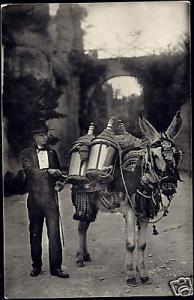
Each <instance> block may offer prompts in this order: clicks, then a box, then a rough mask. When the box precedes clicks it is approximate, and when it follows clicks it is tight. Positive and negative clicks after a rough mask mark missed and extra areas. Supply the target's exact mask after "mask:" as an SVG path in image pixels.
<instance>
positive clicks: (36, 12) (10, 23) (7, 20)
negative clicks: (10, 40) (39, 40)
mask: <svg viewBox="0 0 194 300" xmlns="http://www.w3.org/2000/svg"><path fill="white" fill-rule="evenodd" d="M2 19H3V23H2V24H3V26H2V29H3V35H4V36H8V35H9V34H12V32H13V31H17V30H21V29H23V28H24V27H28V28H29V27H30V30H32V31H38V32H39V33H41V32H42V33H44V32H45V30H46V28H47V23H48V21H49V7H48V5H47V4H38V5H33V4H27V5H26V4H17V5H9V4H8V5H7V6H6V7H4V8H3V9H2ZM32 24H33V25H32Z"/></svg>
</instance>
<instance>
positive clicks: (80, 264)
mask: <svg viewBox="0 0 194 300" xmlns="http://www.w3.org/2000/svg"><path fill="white" fill-rule="evenodd" d="M77 266H78V267H79V268H81V267H84V262H83V260H78V261H77Z"/></svg>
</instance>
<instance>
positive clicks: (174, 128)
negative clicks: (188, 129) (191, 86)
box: [166, 111, 182, 140]
mask: <svg viewBox="0 0 194 300" xmlns="http://www.w3.org/2000/svg"><path fill="white" fill-rule="evenodd" d="M181 125H182V118H181V113H180V111H177V113H176V115H175V116H174V118H173V120H172V122H171V124H170V125H169V127H168V129H167V130H166V135H167V137H168V138H169V139H171V140H174V139H175V137H176V136H177V135H178V134H179V132H180V129H181Z"/></svg>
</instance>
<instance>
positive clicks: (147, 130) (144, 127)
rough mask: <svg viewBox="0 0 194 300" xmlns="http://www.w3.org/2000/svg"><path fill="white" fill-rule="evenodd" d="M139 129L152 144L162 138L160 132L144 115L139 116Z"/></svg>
mask: <svg viewBox="0 0 194 300" xmlns="http://www.w3.org/2000/svg"><path fill="white" fill-rule="evenodd" d="M139 127H140V128H141V131H142V132H143V133H144V135H145V136H146V137H147V138H148V139H149V140H150V141H151V142H152V143H153V142H155V141H156V140H158V139H159V138H160V134H159V133H158V131H157V130H156V129H155V128H154V127H153V126H152V125H151V124H150V123H149V122H148V120H147V119H146V118H145V117H143V116H142V115H139Z"/></svg>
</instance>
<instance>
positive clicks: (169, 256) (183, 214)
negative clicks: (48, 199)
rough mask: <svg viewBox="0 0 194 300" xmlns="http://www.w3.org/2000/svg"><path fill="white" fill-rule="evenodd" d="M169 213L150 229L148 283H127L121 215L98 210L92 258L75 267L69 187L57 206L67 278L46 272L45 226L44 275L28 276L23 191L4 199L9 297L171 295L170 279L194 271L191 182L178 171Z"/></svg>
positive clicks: (90, 241) (91, 236) (90, 244)
mask: <svg viewBox="0 0 194 300" xmlns="http://www.w3.org/2000/svg"><path fill="white" fill-rule="evenodd" d="M182 178H183V180H184V182H182V183H180V184H179V188H178V191H177V194H176V196H175V197H174V199H173V201H172V204H171V207H170V213H169V215H168V217H165V218H163V219H162V220H161V222H159V223H158V225H157V230H158V231H159V235H156V236H154V235H152V226H151V225H150V226H149V229H148V243H147V249H146V261H147V267H148V270H149V274H150V277H151V279H152V285H147V286H144V285H142V284H141V283H140V282H138V283H139V285H138V286H137V287H129V286H127V283H126V281H125V274H124V272H123V271H124V261H125V238H124V220H123V218H122V216H121V215H119V214H106V213H99V215H98V217H97V220H96V221H95V222H94V223H92V224H91V225H90V228H89V231H88V248H89V252H90V254H91V258H92V262H87V263H86V266H85V267H83V268H77V266H76V262H75V253H76V250H77V247H78V235H77V221H74V220H73V219H72V215H73V213H74V207H73V206H72V203H71V198H70V185H67V186H66V188H65V190H64V191H63V192H61V193H60V210H61V215H62V222H63V226H64V233H65V248H64V250H63V261H64V263H63V269H64V270H65V271H68V272H69V274H70V278H69V279H60V278H57V277H53V276H51V275H50V274H49V268H48V252H47V248H48V247H47V238H46V230H45V229H44V236H43V247H44V251H43V261H44V266H43V274H41V275H40V276H38V277H35V278H32V277H30V276H29V272H30V270H31V260H30V248H29V240H28V238H29V237H28V219H27V209H26V201H25V200H26V195H23V196H12V197H9V198H5V199H4V249H5V258H4V269H5V274H4V277H5V296H6V297H7V298H11V299H14V298H19V299H22V298H35V299H37V298H67V297H75V298H76V297H103V296H104V297H122V296H125V297H130V296H140V295H142V296H158V295H161V296H170V295H173V293H172V290H171V288H170V286H169V280H174V279H176V278H177V277H180V276H191V277H192V275H193V269H192V266H193V263H192V257H193V255H192V250H193V249H192V247H193V241H192V239H193V235H192V181H191V178H189V177H188V176H187V175H186V174H182Z"/></svg>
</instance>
